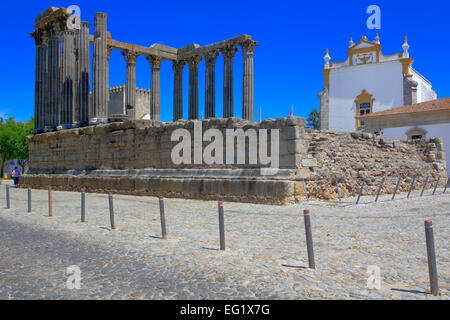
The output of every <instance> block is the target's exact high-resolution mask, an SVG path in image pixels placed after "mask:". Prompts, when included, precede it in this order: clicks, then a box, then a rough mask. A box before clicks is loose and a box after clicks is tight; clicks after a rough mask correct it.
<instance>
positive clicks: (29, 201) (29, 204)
mask: <svg viewBox="0 0 450 320" xmlns="http://www.w3.org/2000/svg"><path fill="white" fill-rule="evenodd" d="M28 212H31V188H28Z"/></svg>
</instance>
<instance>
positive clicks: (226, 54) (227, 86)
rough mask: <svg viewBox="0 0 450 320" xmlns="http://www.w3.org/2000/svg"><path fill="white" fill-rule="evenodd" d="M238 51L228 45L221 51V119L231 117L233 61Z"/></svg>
mask: <svg viewBox="0 0 450 320" xmlns="http://www.w3.org/2000/svg"><path fill="white" fill-rule="evenodd" d="M236 51H238V48H237V47H236V46H233V45H230V46H227V47H225V48H223V49H221V52H222V55H223V62H224V64H223V117H224V118H229V117H232V116H233V114H234V112H233V59H234V54H235V53H236Z"/></svg>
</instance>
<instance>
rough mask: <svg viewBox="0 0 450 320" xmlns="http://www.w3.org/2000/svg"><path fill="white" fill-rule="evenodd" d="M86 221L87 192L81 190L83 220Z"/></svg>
mask: <svg viewBox="0 0 450 320" xmlns="http://www.w3.org/2000/svg"><path fill="white" fill-rule="evenodd" d="M85 221H86V194H85V193H84V191H83V192H81V222H85Z"/></svg>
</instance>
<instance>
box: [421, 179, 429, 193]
mask: <svg viewBox="0 0 450 320" xmlns="http://www.w3.org/2000/svg"><path fill="white" fill-rule="evenodd" d="M427 183H428V176H427V177H426V178H425V182H424V184H423V188H422V192H421V193H420V196H421V197H422V196H423V192H424V191H425V187H426V186H427Z"/></svg>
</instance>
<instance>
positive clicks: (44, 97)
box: [38, 34, 49, 129]
mask: <svg viewBox="0 0 450 320" xmlns="http://www.w3.org/2000/svg"><path fill="white" fill-rule="evenodd" d="M47 51H48V34H46V35H44V37H43V38H42V43H41V47H40V52H41V53H40V56H41V63H40V65H39V67H40V72H39V82H40V83H41V85H40V87H39V100H40V110H39V124H38V128H40V129H43V128H45V126H46V125H47V123H46V119H47V118H46V114H47V113H48V107H49V103H48V75H47V64H48V60H47Z"/></svg>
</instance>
